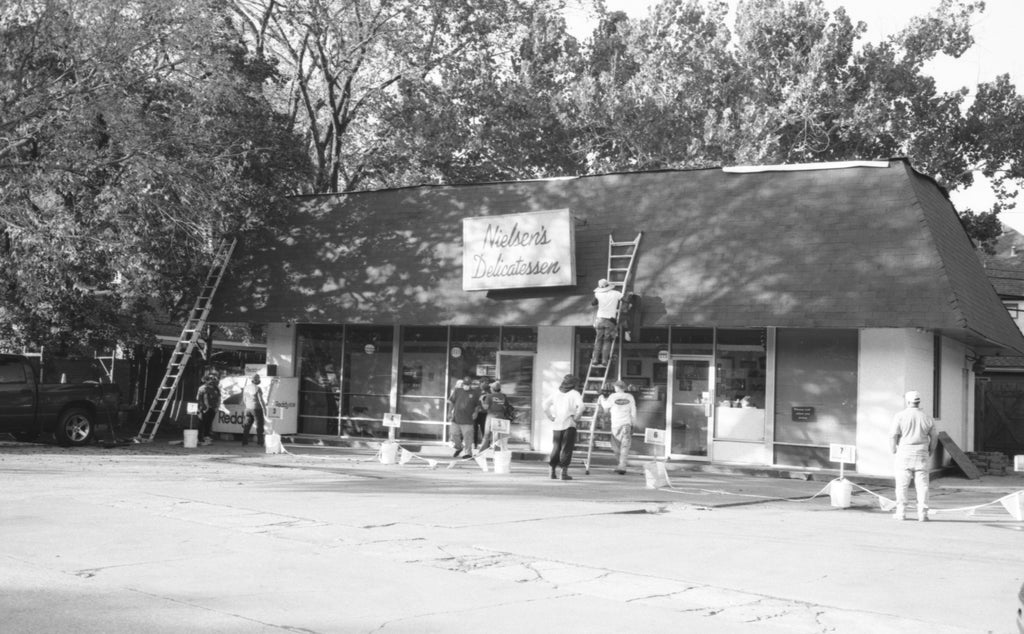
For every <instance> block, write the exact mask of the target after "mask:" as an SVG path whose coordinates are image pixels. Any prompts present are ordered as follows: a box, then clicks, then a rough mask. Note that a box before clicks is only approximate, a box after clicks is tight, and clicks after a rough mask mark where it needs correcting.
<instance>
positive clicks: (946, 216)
mask: <svg viewBox="0 0 1024 634" xmlns="http://www.w3.org/2000/svg"><path fill="white" fill-rule="evenodd" d="M561 208H568V209H570V211H571V212H572V215H573V217H574V218H575V219H576V262H577V270H578V272H579V274H578V280H577V284H576V285H575V286H574V287H564V288H556V289H544V290H531V291H492V292H489V293H487V292H479V291H477V292H466V291H463V290H462V244H461V242H462V219H463V218H464V217H470V216H487V215H503V214H511V213H521V212H527V211H539V210H548V209H561ZM280 220H281V227H282V228H281V229H279V230H278V231H277V232H275V233H273V234H270V233H263V234H260V235H256V236H248V237H247V238H246V239H245V240H243V242H242V244H241V245H240V247H239V249H238V250H237V251H236V257H235V259H234V262H233V263H232V267H231V271H230V273H229V275H228V277H227V279H226V281H225V285H224V286H222V289H223V290H222V291H221V292H220V294H219V296H218V298H217V306H216V307H215V309H214V311H213V313H212V314H211V317H210V319H211V320H212V321H246V322H285V321H290V322H303V323H368V324H369V323H372V324H389V323H401V324H408V325H428V324H436V325H445V324H491V325H499V324H500V325H575V326H582V325H589V323H590V320H591V312H592V309H591V308H590V306H589V304H590V300H591V297H592V296H591V291H592V289H593V288H594V286H595V285H596V283H597V280H598V279H599V278H601V277H604V276H605V269H606V266H607V244H608V236H609V234H614V235H615V238H616V239H617V240H626V239H632V238H633V237H634V236H635V234H636V232H638V231H643V232H644V236H643V240H642V242H641V245H640V249H639V256H638V258H637V270H636V278H635V290H636V291H637V292H638V293H640V294H641V295H642V296H643V306H644V310H643V324H644V325H647V326H651V325H659V324H673V325H687V326H718V327H762V326H776V327H784V328H785V327H792V328H796V327H801V328H911V327H916V328H926V329H931V330H937V331H941V332H942V333H944V334H947V335H949V336H951V337H954V338H957V339H960V340H963V341H966V342H968V343H970V344H971V345H974V346H976V347H979V348H981V349H985V350H986V351H988V352H989V353H991V352H995V351H996V350H998V349H1000V348H1004V347H1006V348H1013V349H1016V350H1017V351H1020V352H1024V337H1022V335H1021V333H1020V331H1019V330H1018V329H1017V327H1016V325H1015V324H1014V323H1013V321H1012V319H1011V318H1010V316H1009V315H1008V314H1007V311H1006V310H1005V309H1004V308H1003V307H1002V305H1001V304H1000V301H999V298H998V297H997V295H996V293H995V291H994V290H993V288H992V285H991V284H990V283H989V281H988V279H987V278H986V276H985V272H984V270H983V268H982V266H981V263H980V262H979V259H978V257H977V255H976V253H975V250H974V246H973V244H972V243H971V241H970V240H969V238H968V237H967V235H966V234H965V233H964V231H963V229H962V227H961V225H960V222H959V220H958V218H957V215H956V211H955V210H954V209H953V206H952V205H951V204H950V202H949V200H948V198H947V196H946V195H945V192H944V191H943V190H942V189H941V188H940V187H938V185H936V183H935V182H934V181H933V180H931V179H930V178H928V177H925V176H922V175H920V174H918V173H917V172H915V171H914V170H913V169H912V168H911V167H910V165H909V163H908V162H907V161H906V160H903V159H894V160H892V161H884V162H874V163H860V164H842V165H840V164H820V165H817V166H804V167H803V168H802V169H793V168H792V166H790V167H788V168H787V167H781V168H757V169H754V170H752V171H743V170H723V169H704V170H690V171H656V172H635V173H623V174H607V175H599V176H585V177H579V178H565V179H549V180H536V181H518V182H507V183H488V184H479V185H462V186H421V187H411V188H403V189H391V190H382V191H373V192H360V193H351V194H338V195H323V196H307V197H295V198H291V199H289V200H288V201H287V202H286V203H285V204H284V205H283V206H282V209H281V217H280Z"/></svg>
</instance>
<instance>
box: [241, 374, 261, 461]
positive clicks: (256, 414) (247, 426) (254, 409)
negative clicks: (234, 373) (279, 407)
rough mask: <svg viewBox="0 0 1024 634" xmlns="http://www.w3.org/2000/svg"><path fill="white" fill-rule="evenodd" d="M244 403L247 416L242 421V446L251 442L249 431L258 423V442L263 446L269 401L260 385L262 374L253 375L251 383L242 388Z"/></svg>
mask: <svg viewBox="0 0 1024 634" xmlns="http://www.w3.org/2000/svg"><path fill="white" fill-rule="evenodd" d="M242 404H243V405H244V406H245V418H244V419H243V422H242V446H245V445H248V444H249V432H250V431H251V430H252V424H253V423H256V444H257V445H259V446H260V447H262V446H263V434H264V429H265V426H266V413H267V401H266V400H265V399H264V397H263V388H261V387H260V375H258V374H254V375H252V379H251V380H250V381H249V384H248V385H246V386H245V389H243V390H242Z"/></svg>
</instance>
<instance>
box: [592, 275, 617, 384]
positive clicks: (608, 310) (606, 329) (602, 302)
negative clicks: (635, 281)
mask: <svg viewBox="0 0 1024 634" xmlns="http://www.w3.org/2000/svg"><path fill="white" fill-rule="evenodd" d="M621 300H622V293H621V292H619V290H618V289H616V288H615V287H614V286H612V284H611V283H610V282H609V281H608V280H606V279H602V280H600V281H598V283H597V288H595V289H594V301H592V302H591V303H590V304H591V306H597V314H596V315H594V330H596V331H597V338H596V339H595V340H594V354H593V356H592V357H591V361H590V364H591V365H592V366H594V367H595V368H603V367H606V366H607V365H608V364H609V363H611V359H612V346H613V345H614V344H615V336H616V334H617V333H618V330H619V324H618V316H619V302H620V301H621Z"/></svg>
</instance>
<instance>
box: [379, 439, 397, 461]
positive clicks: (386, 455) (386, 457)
mask: <svg viewBox="0 0 1024 634" xmlns="http://www.w3.org/2000/svg"><path fill="white" fill-rule="evenodd" d="M380 461H381V464H395V463H396V462H398V443H397V442H383V443H381V444H380Z"/></svg>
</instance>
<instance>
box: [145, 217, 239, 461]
mask: <svg viewBox="0 0 1024 634" xmlns="http://www.w3.org/2000/svg"><path fill="white" fill-rule="evenodd" d="M237 242H238V240H237V239H236V238H233V237H225V238H223V239H222V240H221V242H220V244H219V245H218V246H217V249H216V251H215V252H214V256H213V262H212V263H211V264H210V272H209V273H207V275H206V282H205V283H204V284H203V290H202V291H201V292H200V293H199V297H197V298H196V303H195V305H193V307H192V312H190V313H189V316H188V320H187V321H186V322H185V327H184V328H183V329H182V331H181V336H180V337H178V343H177V344H175V346H174V351H173V352H172V353H171V359H170V361H168V362H167V372H165V373H164V378H163V380H162V381H161V382H160V387H159V388H157V391H156V396H155V397H154V398H153V403H152V404H151V405H150V406H149V411H148V412H146V417H145V418H144V419H143V420H142V427H141V428H140V429H139V434H138V436H136V437H135V442H148V441H151V440H153V437H154V436H156V430H157V429H159V428H160V423H161V422H163V419H164V416H166V415H167V408H168V406H169V405H170V402H171V398H172V397H173V396H174V391H175V390H176V389H177V387H178V381H179V380H180V379H181V375H182V374H183V373H184V372H185V366H186V365H187V364H188V360H189V358H190V357H191V356H192V351H193V349H195V346H196V341H198V340H199V334H200V332H202V329H203V326H204V325H206V318H207V316H208V315H209V314H210V309H211V308H212V307H213V296H214V294H215V293H216V292H217V287H218V286H220V282H221V280H222V279H223V278H224V271H225V269H226V268H227V265H228V262H230V261H231V254H232V253H234V251H235V245H236V244H237Z"/></svg>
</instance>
